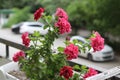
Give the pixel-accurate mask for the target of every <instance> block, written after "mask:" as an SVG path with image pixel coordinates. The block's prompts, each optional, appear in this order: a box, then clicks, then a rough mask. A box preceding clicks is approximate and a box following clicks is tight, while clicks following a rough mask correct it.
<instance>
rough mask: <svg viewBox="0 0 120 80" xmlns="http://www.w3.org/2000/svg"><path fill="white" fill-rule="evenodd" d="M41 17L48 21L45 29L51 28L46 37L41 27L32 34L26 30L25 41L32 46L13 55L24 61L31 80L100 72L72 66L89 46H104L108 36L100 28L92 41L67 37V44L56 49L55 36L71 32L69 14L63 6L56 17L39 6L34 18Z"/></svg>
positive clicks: (68, 79) (67, 79) (75, 78)
mask: <svg viewBox="0 0 120 80" xmlns="http://www.w3.org/2000/svg"><path fill="white" fill-rule="evenodd" d="M39 18H41V19H43V21H44V22H45V24H46V25H45V26H44V29H48V33H47V34H46V35H44V37H42V36H41V35H40V33H39V32H38V31H35V32H34V33H33V34H32V35H29V34H28V33H27V32H25V33H23V34H22V42H23V44H24V45H25V46H26V47H28V48H29V50H27V51H25V52H24V51H19V52H17V53H15V55H14V56H13V61H15V62H19V64H21V65H22V70H23V71H24V72H25V74H26V76H27V77H28V78H29V79H30V80H80V79H85V78H87V77H89V76H92V75H95V74H97V71H96V70H94V69H93V68H89V69H87V68H86V67H85V66H81V67H80V66H74V67H71V66H69V64H68V60H72V59H76V58H77V57H78V54H80V51H81V50H82V49H84V48H85V47H88V48H89V49H90V47H92V48H93V49H94V51H99V50H101V49H103V47H104V39H103V38H102V37H101V36H100V34H99V33H98V32H93V34H92V36H91V37H90V39H89V41H90V45H89V44H81V43H80V42H78V41H73V42H70V41H69V40H68V38H67V40H66V41H65V44H66V47H58V48H57V51H56V53H55V52H53V49H52V47H53V46H52V45H53V42H54V40H55V39H57V38H58V37H59V35H61V34H64V33H70V32H71V25H70V23H69V21H68V15H67V13H66V12H65V11H64V10H63V9H61V8H58V9H57V10H56V12H55V14H54V17H53V16H50V15H47V14H45V12H44V9H43V8H39V9H38V10H37V11H36V12H35V13H34V19H35V20H36V21H37V20H38V19H39ZM30 42H31V43H32V44H31V45H30ZM76 44H80V45H82V47H81V46H79V45H76ZM74 69H75V70H77V71H79V74H76V73H74V72H73V70H74ZM80 76H82V77H80Z"/></svg>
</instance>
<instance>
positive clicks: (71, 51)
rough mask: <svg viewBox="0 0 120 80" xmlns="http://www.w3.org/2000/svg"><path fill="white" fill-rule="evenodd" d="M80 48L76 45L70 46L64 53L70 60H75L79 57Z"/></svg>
mask: <svg viewBox="0 0 120 80" xmlns="http://www.w3.org/2000/svg"><path fill="white" fill-rule="evenodd" d="M78 51H79V50H78V46H75V45H74V44H69V45H68V46H67V47H66V48H65V49H64V53H65V54H66V56H67V59H68V60H71V59H75V58H77V57H78Z"/></svg>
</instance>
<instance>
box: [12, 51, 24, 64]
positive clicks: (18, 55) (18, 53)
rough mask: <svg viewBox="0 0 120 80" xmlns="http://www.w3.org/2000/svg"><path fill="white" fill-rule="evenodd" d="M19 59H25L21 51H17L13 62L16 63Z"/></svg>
mask: <svg viewBox="0 0 120 80" xmlns="http://www.w3.org/2000/svg"><path fill="white" fill-rule="evenodd" d="M21 58H25V53H24V52H23V51H19V52H17V53H16V54H14V56H13V61H15V62H18V61H19V60H20V59H21Z"/></svg>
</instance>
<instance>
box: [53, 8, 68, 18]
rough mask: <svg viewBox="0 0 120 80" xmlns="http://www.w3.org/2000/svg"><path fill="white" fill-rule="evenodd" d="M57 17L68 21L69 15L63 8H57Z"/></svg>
mask: <svg viewBox="0 0 120 80" xmlns="http://www.w3.org/2000/svg"><path fill="white" fill-rule="evenodd" d="M55 15H56V16H58V17H60V18H65V19H66V20H68V15H67V13H66V12H65V11H64V10H63V9H62V8H57V11H56V13H55Z"/></svg>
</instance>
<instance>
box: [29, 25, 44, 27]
mask: <svg viewBox="0 0 120 80" xmlns="http://www.w3.org/2000/svg"><path fill="white" fill-rule="evenodd" d="M28 26H30V27H42V25H28Z"/></svg>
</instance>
